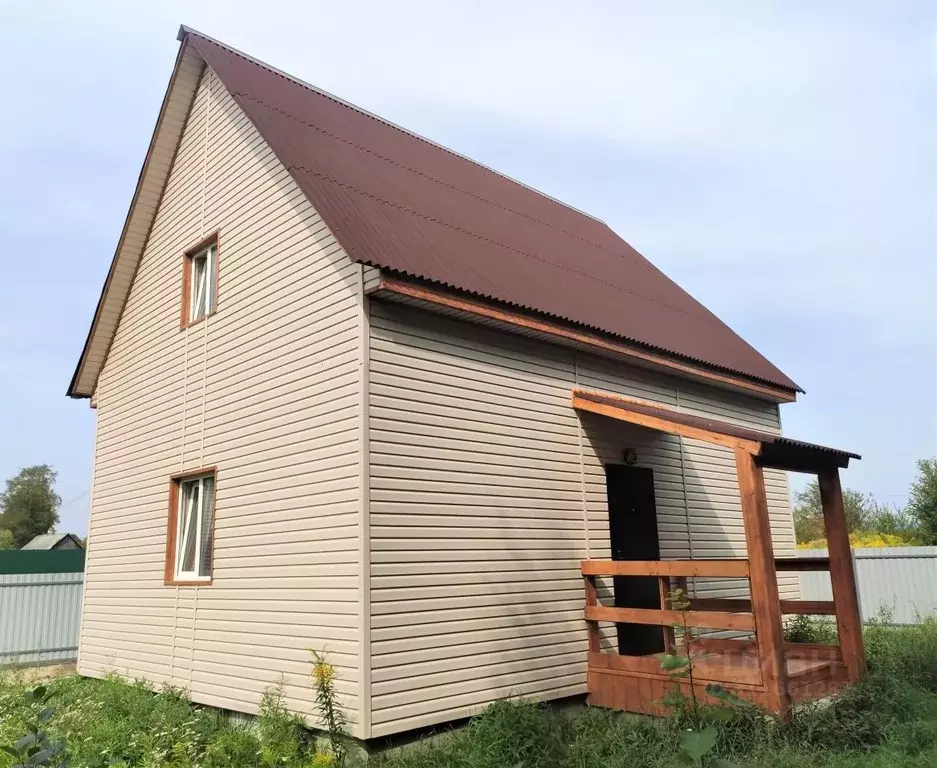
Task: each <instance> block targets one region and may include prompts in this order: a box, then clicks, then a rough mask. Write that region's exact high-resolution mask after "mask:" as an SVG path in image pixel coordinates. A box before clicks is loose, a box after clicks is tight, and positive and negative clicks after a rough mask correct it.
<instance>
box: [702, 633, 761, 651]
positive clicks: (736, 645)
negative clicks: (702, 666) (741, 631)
mask: <svg viewBox="0 0 937 768" xmlns="http://www.w3.org/2000/svg"><path fill="white" fill-rule="evenodd" d="M693 647H694V648H699V649H700V650H703V651H724V652H727V653H749V654H752V653H758V643H756V642H755V641H754V640H735V639H733V638H730V637H698V638H696V639H695V640H694V641H693Z"/></svg>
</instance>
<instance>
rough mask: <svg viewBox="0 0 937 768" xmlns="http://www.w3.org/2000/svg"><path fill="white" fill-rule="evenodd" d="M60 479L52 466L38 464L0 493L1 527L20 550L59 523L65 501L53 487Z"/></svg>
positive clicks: (11, 481) (22, 470) (10, 480)
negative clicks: (60, 509)
mask: <svg viewBox="0 0 937 768" xmlns="http://www.w3.org/2000/svg"><path fill="white" fill-rule="evenodd" d="M57 476H58V473H57V472H56V471H55V470H54V469H52V467H50V466H49V465H48V464H37V465H35V466H32V467H26V468H25V469H21V470H20V471H19V472H18V473H17V474H16V475H14V476H13V477H11V478H10V479H9V480H7V483H6V490H5V491H4V492H3V493H2V494H0V528H3V529H6V530H8V531H10V533H11V534H12V537H13V546H14V547H15V548H16V549H19V548H20V547H22V546H23V545H24V544H26V542H28V541H29V540H30V539H32V538H33V537H34V536H39V535H40V534H43V533H49V531H51V530H52V529H53V528H54V527H55V525H56V523H58V521H59V513H58V509H59V505H61V503H62V499H61V497H60V496H59V495H58V494H57V493H56V492H55V490H54V488H53V486H54V485H55V478H56V477H57Z"/></svg>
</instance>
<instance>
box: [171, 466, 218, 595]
mask: <svg viewBox="0 0 937 768" xmlns="http://www.w3.org/2000/svg"><path fill="white" fill-rule="evenodd" d="M175 483H176V491H175V495H176V497H177V498H178V507H177V509H176V515H175V516H176V530H175V537H174V539H175V552H174V553H172V557H173V563H174V565H173V580H174V581H202V580H208V579H210V578H211V560H212V530H213V525H212V517H213V516H214V499H215V476H214V474H207V475H202V476H201V477H191V478H184V479H181V480H177V481H175Z"/></svg>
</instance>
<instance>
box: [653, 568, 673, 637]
mask: <svg viewBox="0 0 937 768" xmlns="http://www.w3.org/2000/svg"><path fill="white" fill-rule="evenodd" d="M657 589H658V592H659V593H660V608H661V610H662V611H667V610H670V577H669V576H660V577H659V578H658V579H657ZM663 631H664V650H665V651H666V652H667V653H675V652H676V647H677V646H676V643H677V638H676V635H675V633H674V630H673V627H664V630H663Z"/></svg>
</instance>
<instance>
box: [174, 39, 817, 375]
mask: <svg viewBox="0 0 937 768" xmlns="http://www.w3.org/2000/svg"><path fill="white" fill-rule="evenodd" d="M184 39H185V40H186V41H187V42H188V43H190V44H191V45H192V46H194V47H195V49H196V50H197V51H198V53H199V54H200V55H201V56H202V57H203V58H204V59H205V61H206V62H207V63H208V65H209V66H210V67H211V68H212V69H213V70H214V71H215V73H216V74H217V75H218V77H219V78H220V79H221V81H222V83H223V84H224V85H225V87H226V88H227V89H228V91H229V92H230V93H231V94H232V96H233V97H234V99H235V100H236V102H237V103H238V104H239V106H240V107H241V108H242V109H243V110H244V112H245V113H246V114H247V116H248V117H249V118H250V119H251V121H252V122H253V123H254V125H255V126H256V127H257V129H258V131H259V132H260V133H261V135H262V136H263V137H264V139H265V140H266V141H267V143H268V144H269V145H270V147H271V148H272V149H273V151H274V152H275V153H276V155H277V157H278V158H279V159H280V161H281V162H282V163H283V164H284V165H285V166H286V167H287V168H288V169H289V170H290V172H291V173H292V175H293V177H294V178H295V179H296V182H297V183H298V185H299V186H300V188H301V189H302V190H303V191H304V192H305V193H306V195H307V196H308V198H309V200H310V202H311V203H312V204H313V206H314V207H315V208H316V209H317V210H318V212H319V213H320V215H321V216H322V218H323V219H324V220H325V222H326V224H327V225H328V226H329V228H330V229H331V230H332V232H333V233H334V234H335V236H336V237H337V238H338V240H339V242H340V243H341V244H342V246H343V247H344V249H345V250H346V252H347V253H348V255H349V256H350V257H351V258H352V259H354V260H355V261H358V262H361V263H365V264H371V265H373V266H377V267H381V268H384V269H388V270H393V271H396V272H399V273H402V274H405V275H409V276H413V277H418V278H423V279H426V280H430V281H433V282H435V283H439V284H442V285H444V286H448V287H451V288H456V289H459V290H462V291H468V292H470V293H472V294H476V295H479V296H483V297H486V298H490V299H494V300H498V301H502V302H506V303H509V304H512V305H516V306H519V307H522V308H525V309H528V310H534V311H537V312H542V313H546V314H548V315H552V316H555V317H558V318H563V319H565V320H569V321H572V322H575V323H578V324H581V325H583V326H587V327H590V328H594V329H598V330H601V331H605V332H607V333H611V334H614V335H616V336H619V337H621V338H625V339H628V340H631V341H635V342H638V343H641V344H644V345H647V346H648V347H652V348H656V349H659V350H664V351H666V352H669V353H671V354H674V355H678V356H680V357H684V358H688V359H690V360H695V361H698V362H702V363H705V364H708V365H710V366H714V367H716V368H720V369H723V370H726V371H732V372H735V373H739V374H742V375H745V376H748V377H750V378H752V379H757V380H760V381H765V382H770V383H772V384H775V385H778V386H780V387H782V388H785V389H790V390H799V387H798V386H797V384H795V383H794V382H793V381H792V380H791V379H789V378H788V377H787V376H785V375H784V373H782V372H781V371H780V370H778V369H777V368H776V367H775V366H774V365H772V364H771V363H770V362H769V361H768V360H767V359H765V358H764V357H763V356H762V355H761V354H760V353H758V352H757V351H756V350H755V349H754V348H753V347H751V346H750V345H749V344H748V343H747V342H745V341H744V340H743V339H742V338H741V337H739V336H738V335H737V334H736V333H735V332H734V331H732V330H731V329H730V328H729V327H728V326H727V325H725V324H724V323H723V322H722V321H720V320H719V318H717V317H716V316H715V315H714V314H712V313H711V312H710V311H709V310H707V309H706V308H705V307H704V306H703V305H702V304H700V303H699V302H698V301H696V300H695V299H694V298H693V297H692V296H690V295H689V294H688V293H687V292H686V291H684V290H683V289H682V288H680V287H679V286H678V285H677V284H676V283H674V282H673V281H672V280H670V279H669V278H668V277H667V276H666V275H664V274H663V273H662V272H661V271H660V270H658V269H657V268H656V267H655V266H654V265H653V264H651V263H650V262H649V261H648V260H647V259H645V258H644V257H643V256H641V254H639V253H638V252H637V251H635V250H634V249H633V248H632V247H631V246H630V245H628V244H627V243H626V242H625V241H624V240H622V239H621V238H620V237H618V235H616V234H615V233H614V232H613V231H612V230H611V229H610V228H609V227H608V226H607V225H605V224H604V223H602V222H601V221H598V220H597V219H594V218H592V217H590V216H588V215H586V214H583V213H581V212H579V211H576V210H575V209H573V208H570V207H568V206H566V205H563V204H562V203H559V202H557V201H556V200H553V199H552V198H550V197H547V196H546V195H542V194H540V193H538V192H536V191H534V190H532V189H530V188H529V187H526V186H524V185H523V184H519V183H517V182H515V181H512V180H510V179H508V178H507V177H505V176H502V175H500V174H498V173H496V172H494V171H492V170H490V169H488V168H485V167H484V166H482V165H479V164H477V163H474V162H472V161H470V160H468V159H466V158H464V157H462V156H460V155H458V154H456V153H454V152H451V151H449V150H447V149H444V148H443V147H440V146H438V145H436V144H433V143H432V142H429V141H427V140H425V139H422V138H420V137H418V136H416V135H414V134H412V133H409V132H407V131H404V130H402V129H400V128H398V127H396V126H394V125H392V124H390V123H388V122H386V121H384V120H382V119H380V118H377V117H375V116H373V115H371V114H369V113H367V112H365V111H363V110H360V109H358V108H356V107H354V106H352V105H349V104H347V103H345V102H342V101H340V100H338V99H336V98H334V97H332V96H330V95H328V94H325V93H323V92H321V91H319V90H317V89H315V88H312V87H311V86H308V85H306V84H304V83H302V82H300V81H297V80H295V79H293V78H291V77H288V76H286V75H284V74H282V73H280V72H278V71H276V70H274V69H272V68H270V67H268V66H266V65H264V64H261V63H259V62H257V61H255V60H253V59H250V58H248V57H246V56H244V55H243V54H240V53H239V52H237V51H234V50H232V49H230V48H228V47H226V46H223V45H221V44H219V43H217V42H215V41H212V40H210V39H208V38H205V37H203V36H201V35H199V34H198V33H196V32H193V31H191V30H185V38H184Z"/></svg>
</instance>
